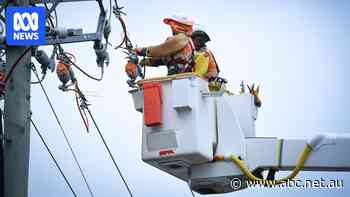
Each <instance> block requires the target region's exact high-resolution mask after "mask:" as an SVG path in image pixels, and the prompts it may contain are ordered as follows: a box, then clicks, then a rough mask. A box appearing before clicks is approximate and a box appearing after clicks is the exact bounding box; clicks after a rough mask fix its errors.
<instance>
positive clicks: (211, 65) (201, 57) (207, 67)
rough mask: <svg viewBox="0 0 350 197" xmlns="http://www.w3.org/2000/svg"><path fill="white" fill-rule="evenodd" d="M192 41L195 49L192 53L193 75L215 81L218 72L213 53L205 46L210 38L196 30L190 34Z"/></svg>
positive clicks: (201, 31)
mask: <svg viewBox="0 0 350 197" xmlns="http://www.w3.org/2000/svg"><path fill="white" fill-rule="evenodd" d="M192 40H193V43H194V46H195V48H196V51H195V53H194V60H195V67H194V71H195V73H196V74H197V75H199V76H200V77H203V78H206V79H207V80H211V79H215V78H216V77H218V74H219V72H220V70H219V67H218V64H217V63H216V60H215V57H214V55H213V53H212V52H211V51H210V50H209V49H208V48H207V46H206V43H207V42H209V41H210V37H209V36H208V34H207V33H206V32H205V31H203V30H196V31H194V32H193V33H192Z"/></svg>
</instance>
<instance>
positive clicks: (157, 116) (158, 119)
mask: <svg viewBox="0 0 350 197" xmlns="http://www.w3.org/2000/svg"><path fill="white" fill-rule="evenodd" d="M143 102H144V107H143V117H144V121H145V125H146V126H149V127H153V126H157V125H161V124H162V103H163V101H162V85H161V84H160V83H146V84H144V85H143Z"/></svg>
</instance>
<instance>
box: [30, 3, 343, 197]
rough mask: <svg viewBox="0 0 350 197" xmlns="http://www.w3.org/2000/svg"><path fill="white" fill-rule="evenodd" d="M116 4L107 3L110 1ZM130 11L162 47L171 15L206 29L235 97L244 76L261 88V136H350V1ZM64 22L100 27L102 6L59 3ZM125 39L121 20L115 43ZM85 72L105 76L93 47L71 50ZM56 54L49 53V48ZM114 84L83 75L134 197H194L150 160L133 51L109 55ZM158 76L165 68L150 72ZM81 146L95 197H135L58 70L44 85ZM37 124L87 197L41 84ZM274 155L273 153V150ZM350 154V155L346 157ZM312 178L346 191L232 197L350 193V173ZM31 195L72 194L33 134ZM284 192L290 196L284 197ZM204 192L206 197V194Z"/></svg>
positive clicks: (130, 21) (133, 26) (144, 37)
mask: <svg viewBox="0 0 350 197" xmlns="http://www.w3.org/2000/svg"><path fill="white" fill-rule="evenodd" d="M105 3H106V5H108V2H107V1H106V2H105ZM120 5H122V6H125V11H126V12H127V13H128V15H127V25H128V29H129V33H130V36H131V38H132V39H133V41H134V42H135V43H137V45H138V46H146V45H151V44H157V43H161V42H162V41H164V39H165V38H166V37H167V36H169V35H170V29H169V27H167V26H166V25H164V24H163V23H162V19H163V17H164V16H167V15H170V14H171V13H173V12H177V11H181V12H183V13H186V14H188V15H190V16H191V17H192V18H194V19H195V20H196V21H197V22H198V23H200V24H202V25H204V26H205V28H206V29H207V31H208V32H209V34H210V36H211V38H212V41H211V43H210V44H209V47H210V48H211V49H212V50H213V52H214V53H215V55H216V58H217V61H218V63H219V65H220V68H221V71H222V72H221V75H222V76H223V77H225V78H227V79H228V80H229V82H230V85H229V88H230V89H231V90H233V91H234V92H237V91H238V89H239V83H240V81H241V80H245V81H246V82H249V83H251V82H257V83H259V84H260V85H261V88H262V92H261V94H262V95H261V97H262V101H263V107H262V108H261V110H260V111H259V119H258V120H257V122H256V129H257V134H258V136H277V137H283V138H309V137H311V136H313V135H315V134H316V133H323V132H334V133H350V116H349V109H350V99H349V96H350V93H349V92H350V91H349V82H350V79H349V76H348V75H349V74H350V67H349V64H350V55H349V52H350V36H349V35H350V20H349V18H350V12H349V10H350V2H349V1H345V0H343V1H342V0H335V1H326V0H319V1H316V0H310V1H302V0H296V1H291V0H290V1H277V0H276V1H274V0H266V1H259V0H255V1H253V0H245V1H238V0H234V1H229V0H226V1H224V0H217V1H210V0H202V1H185V0H179V1H165V0H164V1H160V0H158V1H156V0H149V1H126V0H123V1H120ZM57 11H58V16H59V17H58V18H59V25H60V26H63V27H75V28H78V27H82V28H83V29H84V31H86V32H88V31H90V32H91V31H94V30H95V28H96V23H97V15H98V9H97V3H95V2H79V3H65V4H60V5H59V6H58V8H57ZM120 38H121V29H120V24H119V23H118V21H117V20H115V19H113V20H112V37H111V41H112V42H113V43H115V44H116V43H117V42H118V41H120ZM64 47H65V49H66V50H67V51H69V52H72V53H74V54H75V55H76V57H77V62H78V63H79V64H80V65H82V67H83V68H84V69H86V70H87V71H88V72H90V73H93V74H96V75H97V74H98V72H97V71H98V70H97V68H96V63H95V55H94V51H93V50H92V43H80V44H69V45H65V46H64ZM46 49H47V50H48V51H50V50H51V48H50V47H46ZM109 53H110V56H111V63H110V66H109V67H108V68H107V69H106V75H105V79H104V81H102V82H95V81H91V80H89V79H87V78H85V77H84V76H83V75H81V74H80V73H79V72H77V71H76V75H77V77H78V79H79V81H80V86H81V88H82V89H83V91H85V92H86V94H87V95H88V99H89V101H90V103H91V109H92V111H93V113H94V114H95V117H96V119H97V121H98V123H99V124H100V127H101V130H102V131H103V133H104V134H105V136H106V138H107V142H108V144H109V145H110V148H111V150H112V152H113V154H114V155H115V156H116V158H117V160H118V163H119V164H120V167H121V169H122V170H123V172H124V175H125V176H126V179H127V181H128V183H129V184H130V186H131V188H132V190H133V191H134V196H135V197H141V196H155V197H156V196H159V197H160V196H172V197H177V196H188V197H190V196H191V194H190V192H189V190H188V188H187V186H186V183H184V182H181V181H179V180H177V179H176V178H174V177H171V176H170V175H168V174H166V173H164V172H161V171H159V170H157V169H155V168H153V167H151V166H149V165H147V164H145V163H143V162H142V161H141V126H142V117H141V114H139V113H137V112H136V111H135V110H134V108H133V103H132V99H131V96H130V95H129V94H128V92H127V91H128V89H129V88H128V86H127V85H126V83H125V81H126V79H127V78H126V76H125V74H124V64H125V59H124V54H123V53H121V52H120V51H115V50H112V49H110V50H109ZM147 72H148V74H149V76H158V75H164V74H165V69H164V68H158V69H157V68H156V69H148V71H147ZM44 85H45V86H46V88H47V91H48V93H49V95H50V97H51V98H52V100H53V103H54V105H55V107H56V109H57V111H58V114H59V116H60V117H61V120H62V122H63V125H64V128H65V129H66V130H67V132H68V135H69V137H70V139H71V142H72V143H73V147H74V149H75V150H76V152H77V155H78V159H79V161H80V162H81V165H82V167H83V169H84V171H85V172H86V175H87V178H88V180H89V182H90V184H91V186H92V189H93V192H94V193H95V196H96V197H102V196H103V197H115V196H121V197H127V196H128V194H127V192H126V189H125V188H124V186H123V185H122V181H121V179H120V177H118V176H117V175H116V173H115V170H114V168H113V165H112V163H111V161H110V160H109V158H108V155H107V154H106V152H105V150H104V147H103V145H102V143H101V141H100V140H99V139H98V136H97V133H96V131H95V130H92V132H91V133H86V131H85V130H84V127H83V125H82V122H81V120H80V117H79V114H78V111H77V109H76V107H75V104H74V97H73V96H74V95H72V94H71V93H64V92H61V91H60V90H58V88H57V87H58V85H59V81H58V79H57V78H56V75H55V73H53V74H48V76H47V79H46V80H45V82H44ZM32 111H33V119H34V120H35V121H36V122H37V124H38V127H39V128H40V129H41V130H42V133H43V135H44V137H45V138H46V139H47V142H48V143H49V145H50V146H51V147H52V149H53V152H54V154H55V156H56V157H57V159H58V160H59V163H60V164H61V166H62V167H63V170H64V172H65V173H66V174H67V175H68V178H69V180H70V181H71V182H72V184H73V187H74V189H75V190H76V192H77V193H78V195H79V196H81V197H85V196H89V194H88V191H87V189H86V188H85V185H84V184H83V180H82V178H81V177H80V175H79V173H78V170H77V168H76V166H75V165H74V163H73V160H72V156H71V155H70V154H69V151H68V148H67V145H66V144H65V143H64V140H63V136H62V135H61V133H60V132H59V127H58V125H57V124H56V122H55V120H54V118H53V116H52V113H51V112H50V110H49V107H48V105H47V104H46V101H45V99H44V96H43V94H42V92H41V91H40V89H39V87H38V86H33V87H32ZM264 151H268V150H264ZM344 156H345V157H349V155H344ZM300 177H301V178H304V179H318V178H321V177H322V178H324V179H326V180H330V179H342V180H344V185H345V187H344V188H342V189H300V190H297V189H285V190H276V189H271V190H267V189H246V190H242V191H239V192H236V193H228V194H223V195H213V196H220V197H229V196H238V195H239V196H267V195H268V196H281V195H284V196H295V195H298V196H339V197H340V196H349V194H350V173H349V172H339V173H330V172H302V173H301V174H300ZM29 192H30V196H31V197H47V196H50V197H62V196H65V197H68V196H72V195H71V193H70V191H69V189H68V187H67V186H66V185H65V183H64V182H63V179H62V178H61V177H60V176H59V173H58V171H57V170H56V168H55V166H54V164H53V162H52V161H51V160H50V157H49V155H48V154H47V152H46V151H45V150H44V148H43V145H42V144H41V142H40V140H39V138H38V136H37V135H36V134H35V132H32V134H31V153H30V177H29ZM281 192H283V193H281ZM197 196H199V194H197Z"/></svg>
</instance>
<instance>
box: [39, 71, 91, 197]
mask: <svg viewBox="0 0 350 197" xmlns="http://www.w3.org/2000/svg"><path fill="white" fill-rule="evenodd" d="M32 71H33V72H34V74H35V76H36V78H37V79H38V81H39V84H40V87H41V90H42V91H43V93H44V94H45V97H46V100H47V102H48V104H49V106H50V108H51V111H52V113H53V115H54V117H55V119H56V122H57V124H58V125H59V127H60V130H61V132H62V134H63V136H64V139H65V141H66V143H67V145H68V147H69V150H70V152H71V154H72V156H73V159H74V161H75V164H76V165H77V167H78V169H79V171H80V174H81V176H82V177H83V180H84V182H85V185H86V187H87V189H88V190H89V193H90V195H91V196H92V197H94V194H93V192H92V190H91V187H90V185H89V183H88V181H87V178H86V176H85V174H84V172H83V169H82V168H81V166H80V163H79V161H78V158H77V156H76V154H75V152H74V150H73V147H72V145H71V143H70V141H69V139H68V136H67V134H66V132H65V130H64V129H63V126H62V123H61V121H60V120H59V118H58V115H57V113H56V110H55V109H54V107H53V105H52V102H51V100H50V98H49V96H48V94H47V92H46V90H45V87H44V85H43V84H42V83H41V82H40V78H39V75H38V72H37V71H36V68H35V67H34V66H33V67H32Z"/></svg>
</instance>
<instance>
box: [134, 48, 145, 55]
mask: <svg viewBox="0 0 350 197" xmlns="http://www.w3.org/2000/svg"><path fill="white" fill-rule="evenodd" d="M133 50H134V51H135V53H136V55H138V56H147V48H143V47H137V48H134V49H133Z"/></svg>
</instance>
